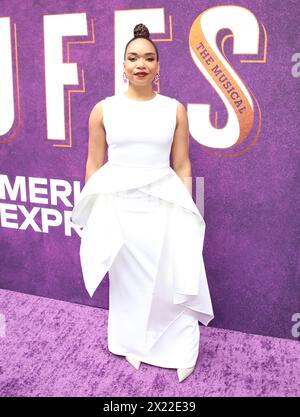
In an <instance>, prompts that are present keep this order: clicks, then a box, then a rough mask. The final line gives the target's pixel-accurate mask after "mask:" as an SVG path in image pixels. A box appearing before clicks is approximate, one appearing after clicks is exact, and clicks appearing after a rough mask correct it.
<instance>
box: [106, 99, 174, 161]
mask: <svg viewBox="0 0 300 417" xmlns="http://www.w3.org/2000/svg"><path fill="white" fill-rule="evenodd" d="M101 103H102V109H103V124H104V127H105V131H106V141H107V144H108V151H107V152H108V161H109V162H111V163H113V164H118V165H124V166H132V167H133V166H139V167H163V166H170V159H169V158H170V151H171V146H172V141H173V136H174V131H175V127H176V109H177V103H178V101H177V100H176V99H175V98H172V97H168V96H165V95H162V94H158V93H156V96H155V97H154V98H152V99H150V100H143V101H142V100H133V99H130V98H128V97H127V96H126V95H125V94H124V93H120V94H116V95H114V96H109V97H106V98H105V99H104V100H102V102H101Z"/></svg>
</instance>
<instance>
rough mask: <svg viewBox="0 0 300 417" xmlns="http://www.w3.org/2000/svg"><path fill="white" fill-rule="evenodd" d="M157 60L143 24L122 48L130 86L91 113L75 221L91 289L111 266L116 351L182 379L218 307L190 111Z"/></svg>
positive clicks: (111, 344)
mask: <svg viewBox="0 0 300 417" xmlns="http://www.w3.org/2000/svg"><path fill="white" fill-rule="evenodd" d="M159 68H160V67H159V56H158V51H157V48H156V45H155V44H154V43H153V42H152V40H150V38H149V31H148V29H147V28H146V26H145V25H143V24H139V25H136V27H135V29H134V38H132V39H131V40H130V41H129V42H128V43H127V45H126V48H125V54H124V77H126V79H127V80H128V81H129V87H128V90H127V92H126V93H121V94H117V95H114V96H110V97H106V98H105V99H104V100H102V101H100V102H99V103H97V104H96V105H95V106H94V108H93V110H92V112H91V114H90V118H89V147H88V158H87V164H86V177H85V186H84V187H83V189H82V191H81V194H80V196H79V200H78V201H77V202H76V204H75V206H74V209H73V212H72V221H73V222H74V223H76V224H78V225H81V226H82V227H83V233H82V238H81V246H80V259H81V267H82V272H83V278H84V282H85V286H86V288H87V291H88V292H89V294H90V296H91V297H92V296H93V294H94V292H95V290H96V288H97V287H98V285H99V284H100V282H101V281H102V279H103V277H104V276H105V274H106V273H107V272H109V315H108V349H109V350H110V352H112V353H114V354H116V355H122V356H125V357H126V359H127V360H128V361H129V362H130V363H131V364H132V365H133V366H134V367H135V368H136V369H139V366H140V363H141V362H145V363H148V364H151V365H156V366H160V367H165V368H175V369H177V375H178V378H179V381H180V382H181V381H183V380H184V379H185V378H186V377H187V376H188V375H190V374H191V373H192V371H193V370H194V367H195V363H196V360H197V357H198V352H199V340H200V330H199V324H198V321H201V322H202V323H203V324H204V325H207V324H208V323H209V322H210V321H211V320H212V319H213V317H214V315H213V309H212V305H211V299H210V293H209V288H208V285H207V279H206V273H205V267H204V263H203V257H202V249H203V240H204V231H205V223H204V220H203V218H202V217H201V214H200V213H199V211H198V208H197V206H196V205H195V203H194V201H193V199H192V197H191V192H192V191H191V181H190V179H191V164H190V160H189V149H188V137H189V130H188V120H187V114H186V111H185V108H184V106H183V105H182V104H181V103H180V102H178V101H177V100H176V99H174V98H171V97H168V96H165V95H162V94H158V93H154V92H153V91H152V82H153V80H156V81H157V78H158V77H159ZM106 151H108V161H107V162H106V163H104V159H105V154H106ZM170 156H171V159H172V165H173V168H171V166H170V163H169V162H170V161H169V157H170Z"/></svg>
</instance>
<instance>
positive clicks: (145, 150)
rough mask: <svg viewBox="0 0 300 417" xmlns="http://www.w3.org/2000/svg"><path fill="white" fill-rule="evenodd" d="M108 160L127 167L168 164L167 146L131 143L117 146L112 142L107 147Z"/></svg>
mask: <svg viewBox="0 0 300 417" xmlns="http://www.w3.org/2000/svg"><path fill="white" fill-rule="evenodd" d="M107 155H108V160H109V162H111V163H113V164H116V165H120V166H129V167H137V168H138V167H141V168H148V167H149V168H154V167H158V168H159V167H166V166H170V162H169V156H170V153H169V148H168V146H154V144H153V145H152V146H151V145H149V144H148V145H145V144H131V145H130V146H129V145H128V146H125V145H124V146H118V145H116V144H112V145H110V146H109V148H108V152H107Z"/></svg>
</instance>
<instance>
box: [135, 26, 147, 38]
mask: <svg viewBox="0 0 300 417" xmlns="http://www.w3.org/2000/svg"><path fill="white" fill-rule="evenodd" d="M133 34H134V37H135V38H146V39H148V38H149V37H150V33H149V30H148V28H147V26H145V25H144V24H143V23H139V24H138V25H136V26H135V27H134V30H133Z"/></svg>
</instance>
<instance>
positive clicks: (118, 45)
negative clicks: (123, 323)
mask: <svg viewBox="0 0 300 417" xmlns="http://www.w3.org/2000/svg"><path fill="white" fill-rule="evenodd" d="M233 3H234V4H233ZM299 17H300V16H299V1H298V0H294V1H291V0H288V1H286V2H278V1H273V0H268V1H261V0H256V1H250V0H244V1H234V2H233V1H205V0H203V1H201V2H199V1H196V0H186V1H181V0H178V1H177V0H175V1H172V2H169V1H166V0H159V1H158V0H153V1H142V2H141V1H130V2H127V1H108V0H103V1H96V0H90V1H76V2H74V1H71V0H68V1H67V0H64V1H50V2H49V1H47V0H40V1H34V0H24V1H22V2H19V1H17V0H2V1H1V17H0V110H1V111H0V135H1V138H0V156H1V165H0V248H1V260H0V268H1V271H0V273H1V275H0V287H1V288H3V289H9V290H12V291H18V292H24V293H28V294H33V295H39V296H43V297H49V298H53V299H59V300H66V301H70V302H75V303H81V304H84V305H90V306H98V307H103V308H107V307H108V285H109V280H108V276H106V277H105V279H104V281H103V282H102V284H101V285H100V287H99V288H98V289H97V291H96V293H95V295H94V297H93V298H92V299H91V298H90V297H89V295H88V293H87V291H86V290H85V287H84V283H83V277H82V271H81V266H80V257H79V247H80V237H81V229H79V228H78V227H77V226H76V225H73V224H72V222H71V219H70V215H71V211H72V207H73V204H74V201H76V198H77V197H78V195H79V192H80V190H81V189H82V187H83V185H84V177H85V164H86V158H87V150H88V118H89V114H90V112H91V109H92V108H93V106H94V105H95V104H96V103H97V102H98V101H100V100H102V99H103V98H105V97H107V96H111V95H113V94H116V93H118V92H121V91H122V90H124V88H125V89H126V88H127V85H126V87H125V84H124V81H123V57H124V49H125V45H126V43H127V42H128V40H129V39H131V38H132V37H133V28H134V26H135V25H136V24H138V23H144V24H145V25H146V26H147V27H148V28H149V30H150V32H151V39H153V40H154V41H155V42H156V44H157V47H158V49H159V54H160V65H161V67H160V68H161V70H160V80H159V85H158V90H157V91H158V92H160V93H161V94H163V95H167V96H170V97H175V98H177V99H178V100H179V101H180V102H181V103H183V104H184V105H185V106H186V109H187V113H188V118H189V128H190V159H191V163H192V170H193V185H194V187H193V197H194V199H195V195H196V191H197V190H196V186H197V184H202V185H204V186H203V187H202V190H203V193H204V194H203V203H204V204H203V208H202V214H203V216H204V219H205V222H206V235H205V242H204V250H203V256H204V261H205V266H206V272H207V278H208V283H209V287H210V291H211V296H212V302H213V306H214V312H215V319H214V320H213V321H212V323H211V324H210V325H211V326H214V327H220V328H227V329H232V330H239V331H243V332H249V333H257V334H261V335H270V336H276V337H283V338H289V339H294V340H296V339H298V338H299V334H300V283H299V269H300V268H299V266H300V263H299V244H300V240H299V231H300V222H299V216H300V215H299V203H300V193H299V182H300V168H299V167H300V160H299V128H300V126H299V125H300V122H299V110H300V35H299V34H300V31H299ZM124 91H125V90H124ZM201 179H202V180H203V181H201Z"/></svg>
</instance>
